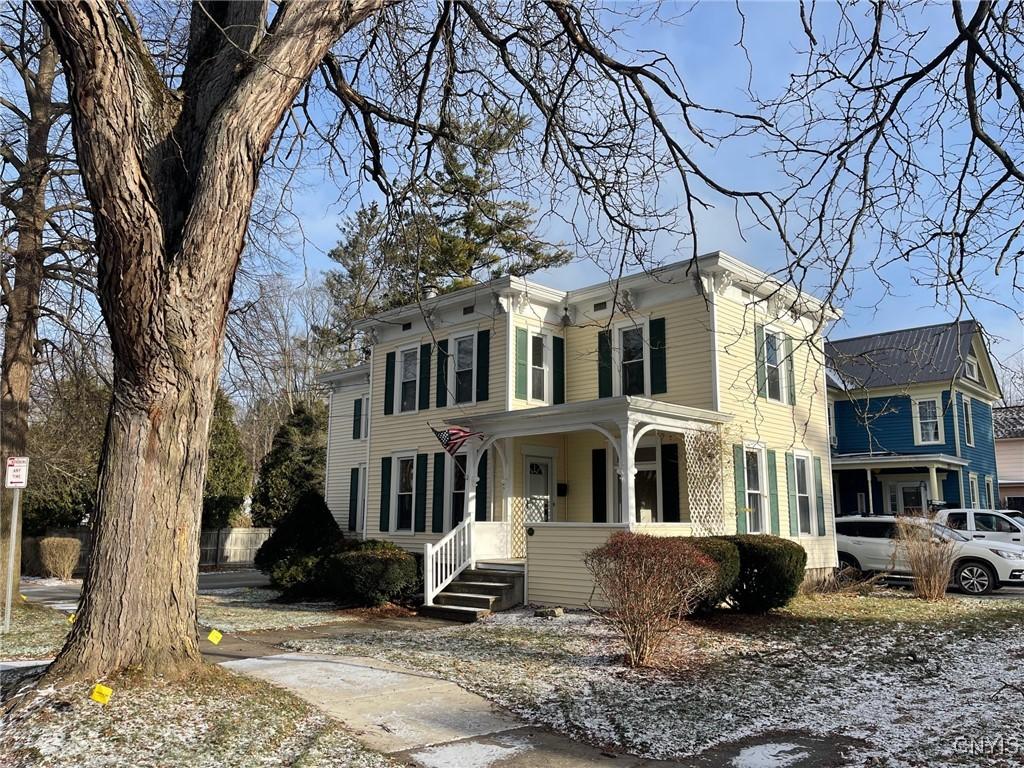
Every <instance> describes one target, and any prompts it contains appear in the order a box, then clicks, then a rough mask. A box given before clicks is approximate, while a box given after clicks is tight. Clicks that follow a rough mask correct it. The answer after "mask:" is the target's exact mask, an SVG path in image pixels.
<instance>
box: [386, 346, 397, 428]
mask: <svg viewBox="0 0 1024 768" xmlns="http://www.w3.org/2000/svg"><path fill="white" fill-rule="evenodd" d="M394 412H395V353H394V352H388V354H387V356H386V357H385V358H384V415H385V416H387V415H389V414H392V413H394Z"/></svg>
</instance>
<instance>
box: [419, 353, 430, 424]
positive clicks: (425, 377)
mask: <svg viewBox="0 0 1024 768" xmlns="http://www.w3.org/2000/svg"><path fill="white" fill-rule="evenodd" d="M419 400H420V402H419V410H421V411H426V410H429V408H430V345H429V344H420V398H419Z"/></svg>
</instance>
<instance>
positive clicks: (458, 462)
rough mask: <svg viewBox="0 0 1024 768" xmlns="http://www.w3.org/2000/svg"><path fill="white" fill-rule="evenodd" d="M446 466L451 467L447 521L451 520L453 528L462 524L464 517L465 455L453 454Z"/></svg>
mask: <svg viewBox="0 0 1024 768" xmlns="http://www.w3.org/2000/svg"><path fill="white" fill-rule="evenodd" d="M448 466H449V467H451V480H450V484H449V488H451V498H450V500H449V503H450V504H451V512H450V518H449V519H450V520H451V527H452V528H454V527H455V526H456V525H458V524H459V523H461V522H462V519H463V517H465V515H466V454H464V453H457V454H455V455H454V456H453V457H452V460H451V461H450V462H449V463H448Z"/></svg>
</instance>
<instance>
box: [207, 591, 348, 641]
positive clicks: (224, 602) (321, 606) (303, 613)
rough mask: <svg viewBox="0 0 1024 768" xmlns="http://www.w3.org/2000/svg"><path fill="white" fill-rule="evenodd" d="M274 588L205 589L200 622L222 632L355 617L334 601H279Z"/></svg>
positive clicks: (277, 627)
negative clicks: (342, 610)
mask: <svg viewBox="0 0 1024 768" xmlns="http://www.w3.org/2000/svg"><path fill="white" fill-rule="evenodd" d="M280 595H281V593H280V592H277V591H276V590H273V589H253V588H235V589H220V590H208V591H204V592H203V593H202V594H200V595H199V596H198V598H197V600H198V606H197V607H198V611H199V624H200V626H203V627H210V628H215V629H218V630H220V631H221V632H253V631H256V630H261V629H292V628H296V627H315V626H319V625H321V624H329V623H331V622H335V621H351V620H353V619H352V617H351V616H349V615H347V614H344V613H341V612H340V611H339V610H338V608H337V606H336V605H334V604H333V603H278V602H274V601H275V600H276V599H277V598H278V597H280Z"/></svg>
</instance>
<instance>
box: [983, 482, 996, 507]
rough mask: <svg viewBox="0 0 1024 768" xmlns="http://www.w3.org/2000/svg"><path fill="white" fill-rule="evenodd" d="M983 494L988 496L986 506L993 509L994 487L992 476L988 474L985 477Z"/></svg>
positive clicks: (994, 503)
mask: <svg viewBox="0 0 1024 768" xmlns="http://www.w3.org/2000/svg"><path fill="white" fill-rule="evenodd" d="M985 494H986V496H987V498H988V508H989V509H991V510H993V511H995V509H996V501H995V489H994V488H993V483H992V478H991V477H988V476H986V477H985Z"/></svg>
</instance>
